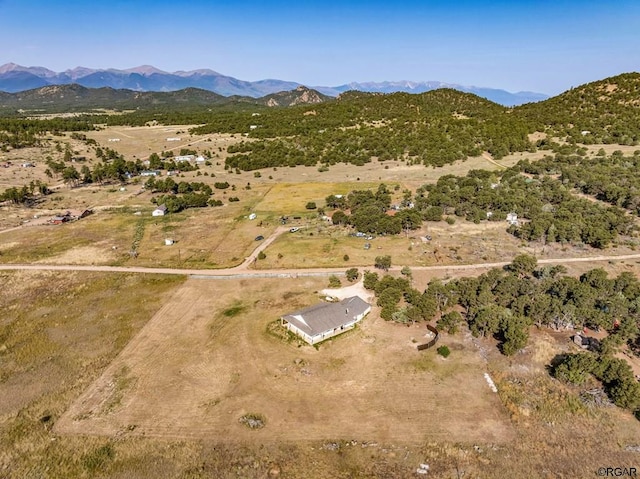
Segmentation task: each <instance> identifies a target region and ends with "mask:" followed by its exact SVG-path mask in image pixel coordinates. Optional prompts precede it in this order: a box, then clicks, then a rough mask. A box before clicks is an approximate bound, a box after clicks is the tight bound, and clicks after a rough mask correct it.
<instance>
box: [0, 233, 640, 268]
mask: <svg viewBox="0 0 640 479" xmlns="http://www.w3.org/2000/svg"><path fill="white" fill-rule="evenodd" d="M281 230H282V228H279V229H278V230H276V232H274V233H273V234H272V235H271V236H270V237H269V238H268V239H267V240H265V241H264V242H263V243H261V244H260V246H258V248H256V250H254V252H253V253H252V254H251V255H250V256H249V257H248V258H247V259H246V260H245V261H244V262H243V263H242V264H241V265H239V266H236V267H234V268H225V269H179V268H144V267H137V266H93V265H71V264H69V265H52V264H0V270H46V271H97V272H106V273H109V272H111V273H148V274H185V275H190V276H197V277H206V278H211V279H223V278H233V277H237V278H247V277H257V278H269V277H275V278H278V277H295V276H323V275H330V274H337V275H340V274H344V271H345V268H296V269H263V270H251V269H248V268H247V266H248V265H249V264H251V262H252V261H253V259H252V258H255V257H256V256H257V255H258V253H259V252H260V251H262V250H263V249H265V248H266V247H267V246H269V244H271V242H273V241H274V240H275V239H276V238H277V237H278V235H279V234H282V231H281ZM634 259H640V253H635V254H626V255H603V256H593V257H577V258H557V259H556V258H546V259H540V260H538V264H566V263H589V262H600V261H621V260H634ZM507 264H509V262H508V261H503V262H499V263H474V264H455V265H436V266H410V267H411V269H413V270H414V271H446V270H451V271H455V270H465V269H485V268H501V267H503V266H505V265H507ZM358 267H359V268H369V269H374V266H373V265H360V266H358ZM400 269H401V267H400V266H397V267H394V268H391V271H399V270H400Z"/></svg>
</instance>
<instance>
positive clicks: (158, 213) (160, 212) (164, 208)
mask: <svg viewBox="0 0 640 479" xmlns="http://www.w3.org/2000/svg"><path fill="white" fill-rule="evenodd" d="M166 214H167V206H166V205H160V206H158V207H157V208H156V209H155V210H153V211H152V212H151V216H164V215H166Z"/></svg>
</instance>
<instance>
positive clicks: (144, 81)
mask: <svg viewBox="0 0 640 479" xmlns="http://www.w3.org/2000/svg"><path fill="white" fill-rule="evenodd" d="M68 84H78V85H81V86H84V87H87V88H102V87H110V88H114V89H127V90H133V91H138V92H172V91H177V90H183V89H185V88H199V89H202V90H208V91H211V92H214V93H217V94H218V95H222V96H225V97H228V96H233V95H237V96H246V97H253V98H261V97H264V96H266V95H270V94H273V93H278V92H282V91H290V90H294V89H296V88H297V87H300V86H302V85H301V84H300V83H297V82H292V81H284V80H275V79H268V80H259V81H254V82H250V81H244V80H239V79H237V78H233V77H230V76H227V75H223V74H221V73H218V72H216V71H213V70H209V69H200V70H191V71H176V72H172V73H170V72H165V71H162V70H159V69H158V68H155V67H153V66H150V65H142V66H139V67H135V68H129V69H126V70H117V69H113V68H109V69H92V68H86V67H77V68H74V69H71V70H66V71H64V72H54V71H52V70H49V69H47V68H44V67H38V66H36V67H24V66H21V65H17V64H15V63H7V64H5V65H2V66H0V91H3V92H7V93H17V92H22V91H26V90H32V89H36V88H41V87H45V86H52V85H68ZM439 88H452V89H455V90H459V91H463V92H466V93H473V94H475V95H478V96H480V97H483V98H486V99H488V100H491V101H493V102H495V103H499V104H501V105H505V106H515V105H521V104H523V103H531V102H537V101H541V100H545V99H547V98H548V96H547V95H544V94H542V93H535V92H527V91H524V92H517V93H511V92H508V91H506V90H501V89H496V88H482V87H474V86H464V85H457V84H451V83H443V82H438V81H428V82H411V81H398V82H392V81H385V82H365V83H348V84H345V85H339V86H334V87H326V86H315V87H313V89H314V90H317V91H318V92H320V93H322V94H324V95H328V96H332V97H336V96H338V95H340V94H341V93H344V92H346V91H350V90H357V91H363V92H375V93H393V92H406V93H424V92H427V91H431V90H436V89H439Z"/></svg>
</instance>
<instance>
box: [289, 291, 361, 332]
mask: <svg viewBox="0 0 640 479" xmlns="http://www.w3.org/2000/svg"><path fill="white" fill-rule="evenodd" d="M370 307H371V305H370V304H369V303H367V302H366V301H364V300H363V299H362V298H360V297H359V296H352V297H350V298H345V299H343V300H342V301H340V302H339V303H319V304H315V305H313V306H309V307H308V308H304V309H301V310H299V311H294V312H293V313H289V314H286V315H284V316H282V319H284V320H285V321H287V322H288V323H291V324H293V325H294V326H296V327H297V328H298V329H300V330H301V331H303V332H304V333H306V334H308V335H309V336H317V335H318V334H322V333H325V332H327V331H333V330H334V329H336V328H339V327H340V326H343V325H345V324H348V323H351V322H353V321H355V319H356V317H357V316H360V315H361V314H363V313H364V312H365V311H367V309H369V308H370Z"/></svg>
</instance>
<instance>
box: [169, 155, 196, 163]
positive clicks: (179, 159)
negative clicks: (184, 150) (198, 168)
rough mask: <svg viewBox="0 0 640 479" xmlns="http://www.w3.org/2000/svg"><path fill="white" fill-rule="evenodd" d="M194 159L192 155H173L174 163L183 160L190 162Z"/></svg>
mask: <svg viewBox="0 0 640 479" xmlns="http://www.w3.org/2000/svg"><path fill="white" fill-rule="evenodd" d="M195 159H196V157H195V156H194V155H179V156H174V157H173V161H175V162H176V163H182V162H185V161H188V162H192V161H193V160H195Z"/></svg>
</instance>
